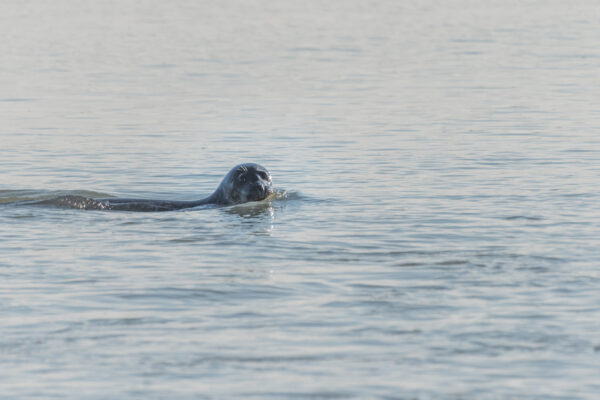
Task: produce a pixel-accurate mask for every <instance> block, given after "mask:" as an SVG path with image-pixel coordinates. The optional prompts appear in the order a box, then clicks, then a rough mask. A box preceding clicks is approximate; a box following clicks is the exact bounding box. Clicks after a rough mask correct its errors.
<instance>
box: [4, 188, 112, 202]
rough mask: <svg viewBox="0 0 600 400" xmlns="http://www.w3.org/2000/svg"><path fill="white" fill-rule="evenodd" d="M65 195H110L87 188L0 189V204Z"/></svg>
mask: <svg viewBox="0 0 600 400" xmlns="http://www.w3.org/2000/svg"><path fill="white" fill-rule="evenodd" d="M67 196H79V197H87V198H98V197H112V196H111V195H109V194H106V193H100V192H93V191H89V190H0V204H6V203H29V202H39V201H45V200H51V199H55V198H60V197H67Z"/></svg>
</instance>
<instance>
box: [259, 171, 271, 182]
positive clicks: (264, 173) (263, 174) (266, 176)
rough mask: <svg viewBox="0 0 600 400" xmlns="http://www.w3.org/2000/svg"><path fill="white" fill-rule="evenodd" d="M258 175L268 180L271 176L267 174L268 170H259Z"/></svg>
mask: <svg viewBox="0 0 600 400" xmlns="http://www.w3.org/2000/svg"><path fill="white" fill-rule="evenodd" d="M258 176H260V177H261V179H264V180H265V181H268V180H269V176H268V175H267V173H266V172H262V171H259V172H258Z"/></svg>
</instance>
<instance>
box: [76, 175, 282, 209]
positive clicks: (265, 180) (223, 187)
mask: <svg viewBox="0 0 600 400" xmlns="http://www.w3.org/2000/svg"><path fill="white" fill-rule="evenodd" d="M272 185H273V181H272V179H271V174H270V173H269V171H267V169H266V168H265V167H263V166H261V165H258V164H255V163H245V164H240V165H236V166H235V167H233V168H232V169H231V171H229V172H228V173H227V175H225V177H224V178H223V180H222V181H221V184H220V185H219V187H217V189H216V190H215V191H214V193H213V194H211V195H210V196H208V197H207V198H205V199H201V200H196V201H169V200H148V199H119V198H106V199H87V200H88V203H87V204H85V206H84V207H80V208H85V209H96V210H98V209H101V210H122V211H172V210H181V209H184V208H191V207H197V206H201V205H204V204H215V205H220V206H229V205H234V204H241V203H246V202H249V201H261V200H264V199H266V198H267V197H268V196H269V195H271V194H272V193H273V187H272ZM78 208H79V207H78Z"/></svg>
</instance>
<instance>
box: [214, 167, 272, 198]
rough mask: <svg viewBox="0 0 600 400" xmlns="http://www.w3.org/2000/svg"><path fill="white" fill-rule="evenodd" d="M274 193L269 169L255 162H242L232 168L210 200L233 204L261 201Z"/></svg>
mask: <svg viewBox="0 0 600 400" xmlns="http://www.w3.org/2000/svg"><path fill="white" fill-rule="evenodd" d="M272 193H273V180H272V179H271V174H270V173H269V171H267V169H266V168H265V167H263V166H261V165H258V164H254V163H245V164H240V165H237V166H235V167H233V168H232V169H231V171H229V173H228V174H227V175H225V177H224V178H223V181H221V184H220V185H219V187H218V188H217V190H215V192H214V193H213V194H212V195H211V196H210V198H209V202H210V203H215V204H221V205H233V204H240V203H246V202H249V201H261V200H264V199H266V198H267V197H268V196H269V195H271V194H272Z"/></svg>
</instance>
